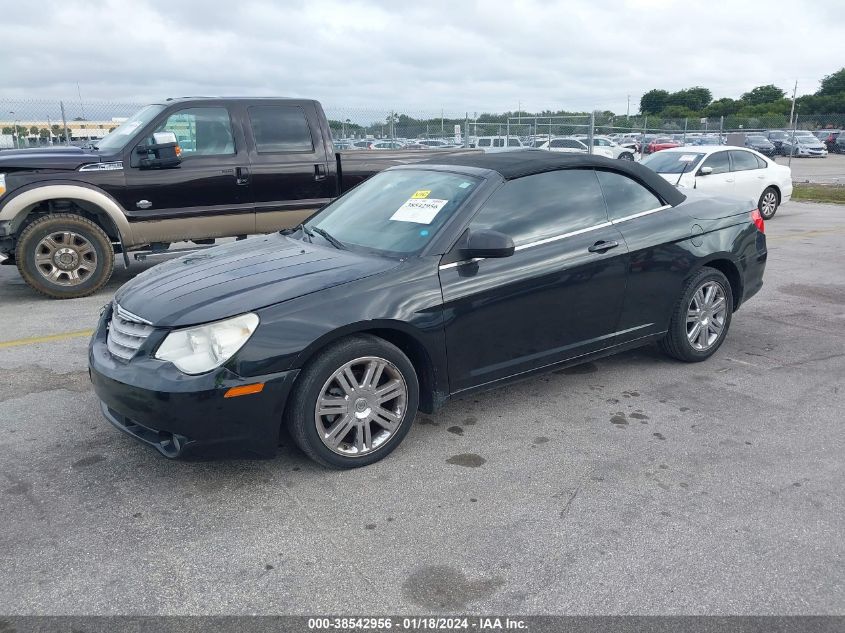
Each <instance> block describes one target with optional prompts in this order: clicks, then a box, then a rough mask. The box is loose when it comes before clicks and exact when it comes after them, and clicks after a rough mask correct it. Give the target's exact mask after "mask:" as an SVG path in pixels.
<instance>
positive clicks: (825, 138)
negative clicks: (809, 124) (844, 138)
mask: <svg viewBox="0 0 845 633" xmlns="http://www.w3.org/2000/svg"><path fill="white" fill-rule="evenodd" d="M841 134H842V130H819V131H818V132H815V136H816V138H818V139H819V140H820V141H821V142H822V143H824V145H825V147H826V148H827V151H828V152H836V153H838V151H839V147H838V146H837V144H836V140H837V139H838V138H839V136H840V135H841Z"/></svg>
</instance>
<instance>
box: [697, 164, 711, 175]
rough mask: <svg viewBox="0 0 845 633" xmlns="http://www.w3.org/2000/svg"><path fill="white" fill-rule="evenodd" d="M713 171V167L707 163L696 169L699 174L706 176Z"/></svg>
mask: <svg viewBox="0 0 845 633" xmlns="http://www.w3.org/2000/svg"><path fill="white" fill-rule="evenodd" d="M712 173H713V168H712V167H710V166H709V165H708V166H706V167H702V168H701V169H699V170H698V175H699V176H708V175H710V174H712Z"/></svg>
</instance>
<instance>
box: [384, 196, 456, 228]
mask: <svg viewBox="0 0 845 633" xmlns="http://www.w3.org/2000/svg"><path fill="white" fill-rule="evenodd" d="M417 193H419V192H417ZM448 202H449V201H448V200H437V199H435V198H425V199H415V198H411V199H410V200H408V201H407V202H405V204H403V205H402V206H401V207H399V208H398V209H397V210H396V213H394V214H393V215H392V216H390V219H391V220H396V221H397V222H415V223H417V224H431V223H432V222H433V221H434V218H436V217H437V214H438V213H439V212H440V209H442V208H443V207H445V206H446V204H447V203H448Z"/></svg>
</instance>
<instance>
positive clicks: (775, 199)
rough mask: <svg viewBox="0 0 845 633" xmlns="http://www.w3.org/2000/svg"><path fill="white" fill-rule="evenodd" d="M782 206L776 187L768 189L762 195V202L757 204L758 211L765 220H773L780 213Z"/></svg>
mask: <svg viewBox="0 0 845 633" xmlns="http://www.w3.org/2000/svg"><path fill="white" fill-rule="evenodd" d="M779 205H780V196H779V195H778V191H777V189H775V188H774V187H766V188H765V189H763V193H762V194H760V200H759V201H758V202H757V209H758V210H759V211H760V215H762V216H763V219H764V220H771V219H772V218H773V217H775V213H777V212H778V206H779Z"/></svg>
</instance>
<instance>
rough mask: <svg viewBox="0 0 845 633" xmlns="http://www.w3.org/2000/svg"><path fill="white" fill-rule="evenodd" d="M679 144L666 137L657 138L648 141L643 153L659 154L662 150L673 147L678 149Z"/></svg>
mask: <svg viewBox="0 0 845 633" xmlns="http://www.w3.org/2000/svg"><path fill="white" fill-rule="evenodd" d="M680 146H681V144H680V143H678V142H677V141H676V140H675V139H673V138H671V137H668V136H658V137H657V138H656V139H654V140H652V141H650V142H649V143H648V144H647V145H646V146H645V153H646V154H653V153H654V152H660V151H662V150H664V149H671V148H673V147H680Z"/></svg>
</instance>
